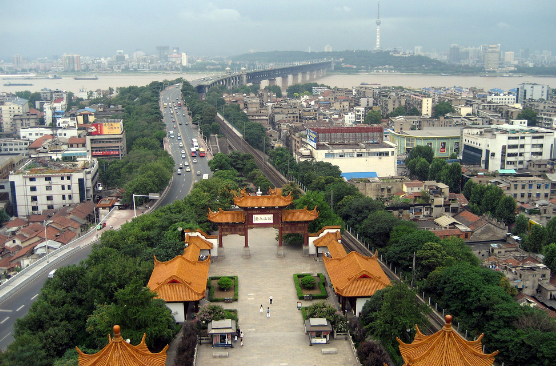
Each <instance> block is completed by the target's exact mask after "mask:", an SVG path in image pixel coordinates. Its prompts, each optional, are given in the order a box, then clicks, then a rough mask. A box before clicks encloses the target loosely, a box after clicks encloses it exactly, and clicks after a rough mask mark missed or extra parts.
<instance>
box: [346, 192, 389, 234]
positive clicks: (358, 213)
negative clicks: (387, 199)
mask: <svg viewBox="0 0 556 366" xmlns="http://www.w3.org/2000/svg"><path fill="white" fill-rule="evenodd" d="M345 200H346V202H345V204H342V202H343V201H341V203H340V204H339V206H340V207H341V209H339V210H338V211H337V212H338V213H339V215H340V216H341V218H342V219H343V220H344V222H345V223H346V225H348V226H350V227H353V228H356V229H359V227H360V226H361V224H362V223H363V221H364V220H365V219H366V218H367V217H368V216H369V215H370V214H372V213H374V212H377V211H380V210H384V204H383V203H382V202H380V201H378V200H374V199H372V198H370V197H365V196H357V197H350V199H345Z"/></svg>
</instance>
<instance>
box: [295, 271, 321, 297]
mask: <svg viewBox="0 0 556 366" xmlns="http://www.w3.org/2000/svg"><path fill="white" fill-rule="evenodd" d="M317 275H318V276H319V279H320V281H319V288H320V294H314V295H313V300H321V299H326V298H327V297H328V293H327V292H326V286H325V285H326V279H325V278H324V275H323V274H322V273H317ZM305 276H312V274H310V273H295V274H294V275H293V282H294V283H295V290H296V291H297V298H298V299H299V300H303V299H304V298H305V295H303V290H302V289H301V284H300V283H299V279H300V278H302V277H305Z"/></svg>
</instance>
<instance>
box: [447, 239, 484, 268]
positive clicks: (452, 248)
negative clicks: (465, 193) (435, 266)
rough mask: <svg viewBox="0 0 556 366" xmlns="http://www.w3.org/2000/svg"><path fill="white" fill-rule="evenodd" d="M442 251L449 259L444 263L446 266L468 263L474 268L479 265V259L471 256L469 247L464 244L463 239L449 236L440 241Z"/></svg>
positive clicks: (471, 252) (473, 255)
mask: <svg viewBox="0 0 556 366" xmlns="http://www.w3.org/2000/svg"><path fill="white" fill-rule="evenodd" d="M441 244H442V247H443V249H444V251H446V255H447V256H448V257H449V258H453V261H452V260H451V259H450V260H449V261H447V262H446V265H453V264H455V263H469V264H471V265H474V266H478V265H479V264H480V261H479V258H477V257H476V256H475V254H473V251H472V250H471V247H470V246H469V245H467V244H465V241H464V240H463V239H460V238H457V237H455V236H451V237H449V238H445V239H442V241H441Z"/></svg>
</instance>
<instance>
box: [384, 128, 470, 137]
mask: <svg viewBox="0 0 556 366" xmlns="http://www.w3.org/2000/svg"><path fill="white" fill-rule="evenodd" d="M389 132H390V133H392V134H398V135H407V136H413V137H423V138H433V137H458V138H459V137H460V135H461V127H424V128H423V129H422V130H403V131H400V132H394V131H393V130H390V131H389Z"/></svg>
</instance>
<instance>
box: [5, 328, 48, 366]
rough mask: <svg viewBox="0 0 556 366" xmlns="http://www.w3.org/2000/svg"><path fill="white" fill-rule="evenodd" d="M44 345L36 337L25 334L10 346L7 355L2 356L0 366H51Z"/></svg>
mask: <svg viewBox="0 0 556 366" xmlns="http://www.w3.org/2000/svg"><path fill="white" fill-rule="evenodd" d="M42 347H43V344H42V343H41V341H40V340H39V339H38V337H37V336H36V335H33V334H29V333H25V334H22V335H20V336H19V337H16V339H15V340H14V341H13V342H12V343H11V344H10V345H9V346H8V349H7V350H6V352H5V354H4V355H2V356H0V361H2V363H0V365H3V366H4V365H5V366H47V365H51V364H52V361H53V359H50V358H49V357H48V356H47V354H46V352H45V351H44V349H43V348H42Z"/></svg>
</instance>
